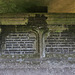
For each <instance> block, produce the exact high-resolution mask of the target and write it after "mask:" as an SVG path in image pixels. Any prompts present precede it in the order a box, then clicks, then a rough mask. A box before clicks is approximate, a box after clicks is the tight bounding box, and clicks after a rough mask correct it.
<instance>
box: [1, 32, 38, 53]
mask: <svg viewBox="0 0 75 75" xmlns="http://www.w3.org/2000/svg"><path fill="white" fill-rule="evenodd" d="M36 41H37V39H36V35H35V34H34V33H32V32H22V33H10V34H9V35H8V36H6V38H5V44H4V46H5V49H4V50H2V51H3V52H4V54H31V53H36V52H37V47H36V46H37V44H36Z"/></svg>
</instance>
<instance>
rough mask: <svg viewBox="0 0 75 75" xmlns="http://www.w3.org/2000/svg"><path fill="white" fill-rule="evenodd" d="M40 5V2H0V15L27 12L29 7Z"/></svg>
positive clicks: (38, 0)
mask: <svg viewBox="0 0 75 75" xmlns="http://www.w3.org/2000/svg"><path fill="white" fill-rule="evenodd" d="M41 5H43V3H42V1H40V0H0V13H13V12H15V13H17V12H28V11H29V10H31V11H32V9H30V8H31V7H35V6H41Z"/></svg>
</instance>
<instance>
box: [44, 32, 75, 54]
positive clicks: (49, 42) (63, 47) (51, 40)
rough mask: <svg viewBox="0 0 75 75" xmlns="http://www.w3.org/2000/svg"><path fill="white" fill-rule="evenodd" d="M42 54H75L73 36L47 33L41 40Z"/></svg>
mask: <svg viewBox="0 0 75 75" xmlns="http://www.w3.org/2000/svg"><path fill="white" fill-rule="evenodd" d="M43 51H44V53H46V54H48V53H60V54H73V53H75V36H71V35H70V34H69V33H67V32H48V33H47V34H45V35H44V38H43Z"/></svg>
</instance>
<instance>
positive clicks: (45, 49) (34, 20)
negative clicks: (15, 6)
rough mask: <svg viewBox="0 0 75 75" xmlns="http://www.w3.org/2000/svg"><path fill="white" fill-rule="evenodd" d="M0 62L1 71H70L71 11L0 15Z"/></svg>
mask: <svg viewBox="0 0 75 75" xmlns="http://www.w3.org/2000/svg"><path fill="white" fill-rule="evenodd" d="M53 64H54V65H55V66H54V65H53ZM0 66H1V68H0V69H1V70H0V73H1V75H5V73H6V72H7V74H6V75H9V72H10V71H11V72H12V73H13V74H14V75H20V74H21V72H22V73H23V75H25V74H24V73H25V71H26V69H27V71H28V70H29V69H30V72H29V73H31V72H32V70H33V69H34V70H35V72H36V75H37V73H40V72H39V70H40V71H46V72H45V73H47V75H49V74H51V75H55V74H57V75H66V74H68V75H71V74H72V75H74V74H75V67H74V66H75V14H47V13H46V14H45V13H43V14H42V13H41V14H39V13H38V14H30V13H29V14H26V13H25V14H2V15H0ZM5 68H7V70H5ZM2 69H3V70H4V72H3V71H2ZM12 69H13V70H12ZM59 69H60V70H61V71H59ZM71 69H72V70H71ZM34 70H33V71H34ZM54 70H55V71H54ZM57 70H58V72H57ZM18 71H19V72H18ZM20 71H21V72H20ZM27 71H26V73H27ZM63 71H65V72H63ZM33 73H34V72H33ZM45 73H44V74H45ZM59 73H60V74H59ZM13 74H10V75H13ZM44 74H43V72H41V75H44ZM29 75H30V74H29Z"/></svg>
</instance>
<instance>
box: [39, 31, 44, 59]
mask: <svg viewBox="0 0 75 75" xmlns="http://www.w3.org/2000/svg"><path fill="white" fill-rule="evenodd" d="M42 34H43V31H41V30H39V49H40V58H43V35H42Z"/></svg>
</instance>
